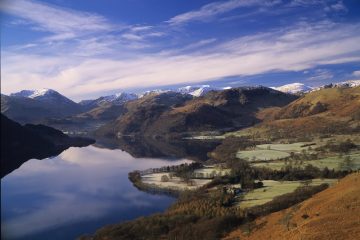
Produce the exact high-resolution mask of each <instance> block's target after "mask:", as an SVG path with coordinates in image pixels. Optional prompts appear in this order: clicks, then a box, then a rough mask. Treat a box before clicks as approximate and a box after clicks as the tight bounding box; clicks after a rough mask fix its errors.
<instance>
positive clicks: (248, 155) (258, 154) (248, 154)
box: [236, 150, 290, 162]
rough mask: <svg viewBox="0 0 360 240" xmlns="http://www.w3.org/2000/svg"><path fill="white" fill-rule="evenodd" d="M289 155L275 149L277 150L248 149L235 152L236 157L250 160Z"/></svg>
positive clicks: (280, 157)
mask: <svg viewBox="0 0 360 240" xmlns="http://www.w3.org/2000/svg"><path fill="white" fill-rule="evenodd" d="M289 156H290V154H289V153H287V152H283V151H277V150H249V151H238V152H237V153H236V157H237V158H241V159H245V160H248V161H252V162H254V161H265V160H275V159H282V158H286V157H289Z"/></svg>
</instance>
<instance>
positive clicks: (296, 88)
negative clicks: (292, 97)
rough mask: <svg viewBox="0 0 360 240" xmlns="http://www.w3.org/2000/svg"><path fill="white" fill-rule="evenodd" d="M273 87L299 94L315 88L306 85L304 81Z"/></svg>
mask: <svg viewBox="0 0 360 240" xmlns="http://www.w3.org/2000/svg"><path fill="white" fill-rule="evenodd" d="M272 89H275V90H278V91H280V92H285V93H292V94H297V93H305V92H310V91H311V90H313V87H310V86H306V85H305V84H303V83H290V84H286V85H283V86H280V87H272Z"/></svg>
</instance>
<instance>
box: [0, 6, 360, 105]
mask: <svg viewBox="0 0 360 240" xmlns="http://www.w3.org/2000/svg"><path fill="white" fill-rule="evenodd" d="M0 13H1V92H2V93H3V94H9V93H12V92H17V91H19V90H22V89H38V88H51V89H54V90H57V91H59V92H60V93H62V94H64V95H65V96H68V97H70V98H71V99H73V100H81V99H87V98H94V97H98V96H101V95H106V94H112V93H115V92H121V91H126V92H141V91H144V90H151V89H157V88H161V89H168V88H175V87H180V86H185V85H198V84H210V85H212V86H217V87H225V86H233V87H234V86H244V85H265V86H280V85H283V84H287V83H292V82H302V83H304V84H306V85H310V86H319V85H322V84H326V83H330V82H339V81H345V80H358V79H360V1H359V0H222V1H206V0H196V1H190V0H188V1H185V0H151V1H150V0H121V1H118V0H107V1H101V0H92V1H88V0H46V1H45V0H42V1H40V0H39V1H38V0H36V1H35V0H2V1H1V2H0Z"/></svg>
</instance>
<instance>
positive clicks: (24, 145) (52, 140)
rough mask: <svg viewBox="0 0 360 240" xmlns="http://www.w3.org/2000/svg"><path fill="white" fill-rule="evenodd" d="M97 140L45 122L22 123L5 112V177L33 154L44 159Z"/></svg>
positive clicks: (2, 131) (3, 139)
mask: <svg viewBox="0 0 360 240" xmlns="http://www.w3.org/2000/svg"><path fill="white" fill-rule="evenodd" d="M92 143H94V141H93V140H91V139H85V138H71V137H69V136H67V135H65V134H63V133H62V132H61V131H59V130H56V129H53V128H51V127H47V126H44V125H33V124H27V125H25V126H21V125H20V124H18V123H16V122H14V121H12V120H10V119H8V118H7V117H5V116H4V115H3V114H1V177H3V176H5V175H6V174H8V173H10V172H11V171H13V170H14V169H16V168H18V167H20V166H21V164H22V163H24V162H25V161H26V160H28V159H31V158H36V159H43V158H47V157H50V156H54V155H57V154H59V153H61V152H62V151H63V150H65V149H67V148H69V147H71V146H75V147H82V146H87V145H89V144H92Z"/></svg>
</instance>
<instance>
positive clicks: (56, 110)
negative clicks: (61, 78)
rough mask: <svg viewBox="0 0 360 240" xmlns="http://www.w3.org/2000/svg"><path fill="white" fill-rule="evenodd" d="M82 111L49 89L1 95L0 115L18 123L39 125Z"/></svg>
mask: <svg viewBox="0 0 360 240" xmlns="http://www.w3.org/2000/svg"><path fill="white" fill-rule="evenodd" d="M82 111H83V109H82V106H80V105H79V104H77V103H75V102H73V101H71V100H70V99H68V98H66V97H65V96H63V95H61V94H60V93H58V92H56V91H54V90H50V89H42V90H37V91H31V90H23V91H21V92H18V93H13V94H11V95H10V96H6V95H1V113H3V114H4V115H6V116H7V117H9V118H11V119H14V120H15V121H17V122H20V123H39V122H41V121H42V120H44V119H46V118H63V117H66V116H70V115H74V114H79V113H81V112H82Z"/></svg>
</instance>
